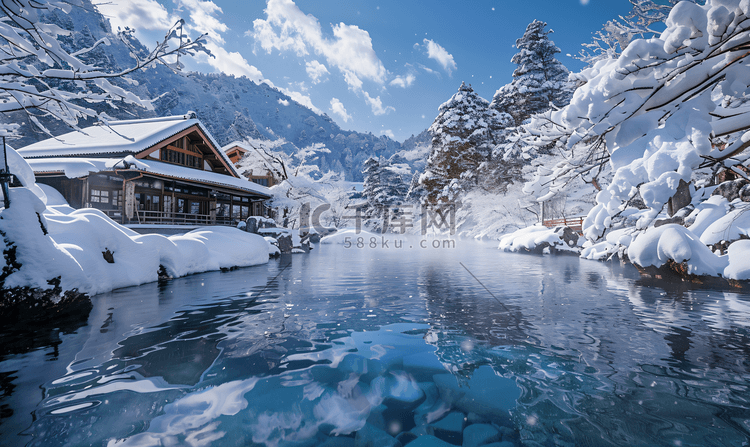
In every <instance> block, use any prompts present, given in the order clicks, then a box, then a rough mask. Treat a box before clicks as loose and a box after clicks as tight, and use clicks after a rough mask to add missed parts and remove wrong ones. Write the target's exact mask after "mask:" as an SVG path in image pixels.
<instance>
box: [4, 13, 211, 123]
mask: <svg viewBox="0 0 750 447" xmlns="http://www.w3.org/2000/svg"><path fill="white" fill-rule="evenodd" d="M84 6H90V4H89V3H88V2H86V3H85V4H84V2H83V1H82V0H81V1H57V0H2V1H0V11H2V17H0V112H2V113H3V114H8V113H12V112H23V113H25V114H27V116H28V119H29V120H30V121H32V122H33V123H34V124H35V125H36V126H37V127H38V128H39V129H41V130H43V131H44V132H45V133H47V134H49V135H51V133H50V131H49V130H48V129H47V128H46V127H45V126H44V125H43V124H42V122H41V121H40V120H39V118H40V117H48V118H52V119H54V120H57V121H60V122H62V123H64V124H65V125H67V126H69V127H72V128H78V122H79V120H81V119H90V118H94V119H100V120H102V121H106V120H107V118H108V116H107V115H106V114H104V113H101V112H100V111H97V110H95V109H94V108H92V107H91V106H90V104H91V103H104V102H111V101H118V102H124V103H127V104H135V105H138V106H140V107H143V108H145V109H151V108H152V105H151V102H150V101H148V99H141V98H139V97H138V96H137V95H135V94H134V93H132V92H131V91H130V90H129V89H127V88H123V87H122V86H120V85H117V83H114V82H111V80H113V79H119V78H123V77H125V76H127V75H129V74H131V73H133V72H135V71H137V70H140V69H143V68H146V67H149V66H152V65H154V64H164V65H167V66H168V67H169V68H170V69H172V70H180V69H181V68H182V66H181V64H180V63H179V59H178V58H177V59H174V58H173V57H178V56H179V55H192V54H195V53H196V52H199V51H202V52H207V53H208V50H207V49H206V48H205V47H204V46H203V36H200V37H199V38H197V39H196V40H195V41H191V40H190V39H189V38H183V22H182V21H179V22H177V24H175V25H174V26H173V27H172V28H171V29H170V30H168V31H167V33H166V35H165V37H164V39H163V40H162V41H161V42H158V43H157V44H156V46H155V48H154V50H153V51H151V52H148V53H146V54H141V55H138V54H136V53H132V60H131V61H130V64H129V66H127V67H126V68H118V69H112V67H108V66H103V64H99V63H98V62H100V61H96V60H91V58H89V57H88V56H89V55H90V54H91V53H92V52H94V51H96V50H97V49H99V47H101V46H105V45H110V43H111V42H110V39H107V38H103V39H100V40H97V41H95V42H87V43H90V46H88V47H84V48H79V49H78V50H77V51H71V50H70V49H69V48H67V47H66V45H64V43H63V39H64V38H65V37H67V36H70V34H71V32H70V30H68V29H65V28H63V27H61V26H59V25H58V24H57V23H55V21H54V20H49V19H50V18H51V17H55V14H52V13H51V12H55V13H57V14H68V13H70V12H71V10H72V9H73V8H83V7H84ZM86 31H88V30H86ZM120 38H121V39H122V42H127V35H121V36H120ZM6 130H8V129H7V128H6Z"/></svg>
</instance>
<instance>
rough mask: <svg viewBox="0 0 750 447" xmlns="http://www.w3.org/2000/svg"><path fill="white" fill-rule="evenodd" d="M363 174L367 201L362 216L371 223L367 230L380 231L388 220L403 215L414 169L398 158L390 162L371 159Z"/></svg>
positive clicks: (364, 194) (394, 157)
mask: <svg viewBox="0 0 750 447" xmlns="http://www.w3.org/2000/svg"><path fill="white" fill-rule="evenodd" d="M362 173H363V175H364V178H365V182H364V188H363V194H362V195H363V196H364V198H365V199H366V200H367V202H366V203H367V204H366V206H365V209H364V210H363V215H364V216H365V217H367V219H368V220H367V226H368V227H370V228H372V229H374V230H381V229H382V228H383V226H384V225H387V220H386V218H388V219H391V218H395V217H398V215H400V214H401V210H400V207H401V206H402V205H403V204H404V203H405V201H406V195H407V193H408V191H409V185H410V180H411V177H412V172H411V168H410V167H409V165H408V164H407V163H406V160H405V159H403V158H402V157H399V156H397V155H394V156H393V157H391V158H390V159H388V160H386V159H384V158H383V157H380V159H376V158H373V157H370V158H369V159H367V161H365V169H364V170H363V171H362Z"/></svg>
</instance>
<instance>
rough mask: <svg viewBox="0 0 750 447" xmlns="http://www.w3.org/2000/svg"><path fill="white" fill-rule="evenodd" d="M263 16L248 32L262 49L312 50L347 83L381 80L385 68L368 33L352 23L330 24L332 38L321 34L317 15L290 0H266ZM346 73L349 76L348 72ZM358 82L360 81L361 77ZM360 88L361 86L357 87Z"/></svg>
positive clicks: (383, 76)
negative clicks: (264, 16)
mask: <svg viewBox="0 0 750 447" xmlns="http://www.w3.org/2000/svg"><path fill="white" fill-rule="evenodd" d="M265 12H266V19H265V20H263V19H256V20H255V21H253V30H252V31H248V32H247V33H245V34H246V35H251V36H252V37H253V38H254V39H255V41H256V43H258V44H259V45H260V46H261V48H263V50H265V51H266V52H268V53H271V51H273V50H274V49H277V50H279V51H294V52H295V53H296V54H297V55H298V56H305V55H307V54H310V52H313V53H315V54H317V55H321V56H323V57H324V58H325V59H326V61H327V62H328V65H329V66H334V67H337V68H338V69H339V70H341V71H342V72H343V73H344V74H345V77H346V78H347V82H349V81H354V84H352V83H350V84H349V86H350V88H352V89H357V88H358V87H357V86H356V81H360V80H361V79H366V80H370V81H374V82H377V83H379V84H384V83H385V82H386V77H387V71H386V69H385V67H384V66H383V63H382V62H381V61H380V59H378V57H377V55H376V54H375V50H373V48H372V39H371V38H370V34H369V33H368V32H367V31H365V30H362V29H360V28H358V27H357V26H353V25H346V24H344V23H339V24H337V25H332V31H333V38H329V37H326V36H323V31H322V29H321V26H320V23H319V22H318V19H317V18H315V17H314V16H312V15H306V14H304V13H303V12H302V11H301V10H300V9H299V8H298V7H297V5H296V4H295V3H294V2H293V1H292V0H268V3H267V5H266V9H265ZM347 74H349V76H347ZM360 84H361V81H360ZM359 88H361V86H360V87H359Z"/></svg>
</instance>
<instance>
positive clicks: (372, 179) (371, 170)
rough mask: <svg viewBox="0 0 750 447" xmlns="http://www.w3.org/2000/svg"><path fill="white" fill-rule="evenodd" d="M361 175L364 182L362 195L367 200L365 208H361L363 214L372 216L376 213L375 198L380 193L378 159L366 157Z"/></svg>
mask: <svg viewBox="0 0 750 447" xmlns="http://www.w3.org/2000/svg"><path fill="white" fill-rule="evenodd" d="M363 167H364V169H363V170H362V175H364V178H365V182H364V185H363V189H362V196H364V198H365V200H367V205H366V208H365V209H364V210H363V214H364V215H365V216H373V215H375V214H376V213H377V210H378V203H377V198H378V196H379V195H380V194H381V187H380V160H378V159H377V158H375V157H370V158H368V159H367V160H366V161H365V163H364V166H363Z"/></svg>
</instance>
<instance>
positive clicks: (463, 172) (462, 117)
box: [419, 83, 508, 203]
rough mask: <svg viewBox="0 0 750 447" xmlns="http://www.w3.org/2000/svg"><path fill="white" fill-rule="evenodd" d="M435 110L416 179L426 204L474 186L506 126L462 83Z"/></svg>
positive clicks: (449, 198)
mask: <svg viewBox="0 0 750 447" xmlns="http://www.w3.org/2000/svg"><path fill="white" fill-rule="evenodd" d="M438 110H439V113H438V116H437V117H436V118H435V121H433V123H432V125H431V126H430V129H429V131H430V132H431V133H432V135H433V137H432V145H431V150H430V157H429V158H428V159H427V166H426V167H425V172H424V173H423V174H422V175H421V176H420V178H419V184H420V185H421V186H422V187H423V188H424V190H425V197H424V200H425V201H426V202H428V203H436V202H438V201H451V197H450V196H451V195H455V193H454V192H450V190H456V189H462V188H464V186H465V185H471V184H476V172H477V168H478V167H479V165H480V164H481V163H482V162H483V161H485V160H487V159H488V158H489V157H490V154H491V152H492V150H493V148H494V146H495V145H496V144H497V143H498V142H499V141H498V139H499V137H500V134H501V132H502V129H503V128H504V127H505V126H506V125H507V123H508V121H507V118H505V116H504V115H502V114H500V113H499V112H497V111H496V110H494V109H491V108H490V107H489V103H488V102H487V100H486V99H484V98H482V97H480V96H479V95H477V94H476V93H475V92H474V90H473V89H472V88H471V86H467V85H466V84H465V83H461V86H460V87H459V89H458V92H457V93H456V94H454V95H453V96H452V97H451V98H450V99H449V100H448V101H447V102H445V103H443V104H442V105H440V107H439V109H438ZM452 184H453V185H452ZM451 185H452V186H451Z"/></svg>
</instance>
